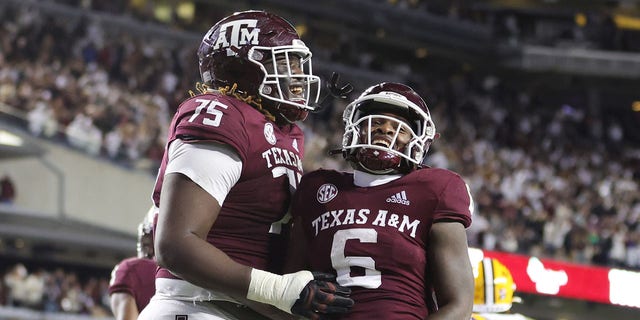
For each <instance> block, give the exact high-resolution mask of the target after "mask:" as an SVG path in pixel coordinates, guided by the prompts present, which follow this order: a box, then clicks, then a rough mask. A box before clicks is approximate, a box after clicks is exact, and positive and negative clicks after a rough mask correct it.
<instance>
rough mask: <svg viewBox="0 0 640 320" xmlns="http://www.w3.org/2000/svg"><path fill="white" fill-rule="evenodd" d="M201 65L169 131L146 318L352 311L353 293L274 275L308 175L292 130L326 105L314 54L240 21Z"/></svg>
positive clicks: (262, 24)
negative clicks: (295, 199) (294, 197)
mask: <svg viewBox="0 0 640 320" xmlns="http://www.w3.org/2000/svg"><path fill="white" fill-rule="evenodd" d="M198 60H199V61H198V62H199V65H200V73H201V76H202V80H203V82H204V85H205V86H204V88H202V89H203V90H200V91H201V94H198V95H195V96H193V97H191V98H189V99H187V100H185V101H184V102H183V103H182V104H181V105H180V106H179V108H178V110H177V112H176V114H175V116H174V118H173V121H172V122H171V126H170V128H169V136H168V143H167V147H166V151H165V154H164V157H163V161H162V165H161V168H160V171H159V173H158V177H157V182H156V186H155V189H154V193H153V200H154V202H155V204H156V205H157V206H158V207H159V215H158V223H157V228H156V239H155V240H156V241H155V248H156V259H157V261H158V264H159V265H160V267H161V268H160V269H159V271H158V272H157V279H156V294H155V296H154V297H153V298H152V300H151V302H150V304H149V305H148V306H147V308H145V310H144V311H143V312H142V314H141V315H140V318H139V319H145V320H151V319H153V320H163V319H166V320H176V319H189V320H200V319H207V320H209V319H234V318H243V319H251V318H253V319H258V318H259V315H258V314H256V313H255V312H254V313H251V310H249V309H247V308H246V307H244V306H247V305H250V306H251V307H252V308H258V309H260V312H263V314H267V315H268V316H270V317H271V316H272V317H293V316H292V315H291V314H298V315H304V316H306V317H309V318H312V319H318V318H319V317H320V316H321V315H322V314H327V313H336V312H345V311H347V310H348V308H349V306H350V305H351V304H352V303H353V301H352V300H350V299H349V298H347V297H346V296H347V295H348V293H349V290H348V289H347V288H341V287H339V286H336V285H335V284H334V283H331V282H328V281H323V280H327V279H328V278H326V277H323V276H322V275H318V276H316V275H314V274H312V273H311V272H309V271H299V272H296V273H291V274H285V275H279V273H280V272H281V269H282V260H283V259H284V251H285V249H284V245H286V242H285V239H284V238H285V237H284V235H283V232H284V231H286V229H287V227H288V220H289V218H288V216H287V210H288V207H289V204H290V199H291V194H292V192H293V191H294V190H295V189H296V187H297V184H298V182H299V180H300V177H301V175H302V157H303V153H304V149H303V147H304V137H303V133H302V130H301V129H300V128H299V127H298V126H297V125H296V122H297V121H302V120H304V119H305V118H306V116H307V114H308V112H310V111H313V110H314V107H313V106H314V105H315V104H316V103H317V101H318V96H319V89H320V87H319V85H320V79H319V78H318V77H317V76H315V75H313V73H312V69H311V52H310V51H309V49H308V48H307V46H305V44H304V43H303V42H302V41H301V40H300V38H299V36H298V34H297V32H296V30H295V28H294V27H293V26H292V25H291V24H290V23H289V22H287V21H286V20H284V19H282V18H281V17H279V16H276V15H274V14H271V13H267V12H264V11H244V12H239V13H235V14H233V15H230V16H228V17H225V18H223V19H222V20H221V21H219V22H218V23H216V24H215V25H214V26H213V27H212V28H211V29H210V30H209V32H207V33H206V35H205V36H204V38H203V40H202V42H201V44H200V47H199V49H198ZM273 306H275V307H277V308H278V309H280V310H282V311H280V310H278V309H276V308H274V307H273ZM283 311H284V312H283ZM240 313H242V314H243V315H239V314H240Z"/></svg>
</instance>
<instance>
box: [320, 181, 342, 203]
mask: <svg viewBox="0 0 640 320" xmlns="http://www.w3.org/2000/svg"><path fill="white" fill-rule="evenodd" d="M337 195H338V188H337V187H336V186H335V185H333V184H331V183H325V184H323V185H321V186H320V188H318V192H317V193H316V198H317V199H318V202H320V203H327V202H329V201H331V200H333V198H335V197H336V196H337Z"/></svg>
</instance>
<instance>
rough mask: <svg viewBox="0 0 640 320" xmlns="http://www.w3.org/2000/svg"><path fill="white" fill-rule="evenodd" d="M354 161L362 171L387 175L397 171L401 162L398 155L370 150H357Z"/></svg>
mask: <svg viewBox="0 0 640 320" xmlns="http://www.w3.org/2000/svg"><path fill="white" fill-rule="evenodd" d="M355 159H356V161H357V163H358V164H360V166H361V167H362V168H363V169H365V170H366V171H368V172H370V173H373V174H389V173H391V172H393V171H395V170H397V169H399V168H400V163H401V162H402V159H401V158H400V157H399V156H398V155H395V154H393V153H391V152H387V151H383V150H378V149H372V148H359V149H358V151H356V154H355Z"/></svg>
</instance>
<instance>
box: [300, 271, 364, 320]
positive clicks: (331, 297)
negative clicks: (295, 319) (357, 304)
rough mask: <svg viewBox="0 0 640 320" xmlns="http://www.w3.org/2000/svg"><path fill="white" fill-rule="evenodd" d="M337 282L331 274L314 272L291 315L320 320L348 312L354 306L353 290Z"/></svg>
mask: <svg viewBox="0 0 640 320" xmlns="http://www.w3.org/2000/svg"><path fill="white" fill-rule="evenodd" d="M335 280H336V279H335V277H334V276H333V275H331V274H327V273H318V272H314V273H313V280H312V281H309V283H307V285H306V286H305V287H304V288H303V289H302V291H301V292H300V298H298V300H296V302H295V303H294V304H293V307H291V313H293V314H296V315H301V316H304V317H307V318H309V319H312V320H319V319H323V316H324V315H330V314H338V313H345V312H348V311H349V310H350V309H351V307H352V306H353V300H352V299H351V298H349V295H350V294H351V289H349V288H347V287H343V286H341V285H339V284H337V283H335Z"/></svg>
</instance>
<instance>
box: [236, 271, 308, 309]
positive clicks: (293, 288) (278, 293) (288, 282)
mask: <svg viewBox="0 0 640 320" xmlns="http://www.w3.org/2000/svg"><path fill="white" fill-rule="evenodd" d="M312 280H313V274H311V272H309V271H298V272H296V273H289V274H285V275H277V274H274V273H271V272H267V271H263V270H259V269H251V282H250V283H249V290H248V291H247V299H249V300H253V301H257V302H262V303H267V304H270V305H273V306H275V307H277V308H278V309H280V310H283V311H286V312H288V313H291V307H293V304H294V303H295V302H296V300H298V298H300V292H302V290H303V289H304V287H305V286H306V285H307V283H309V281H312Z"/></svg>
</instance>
